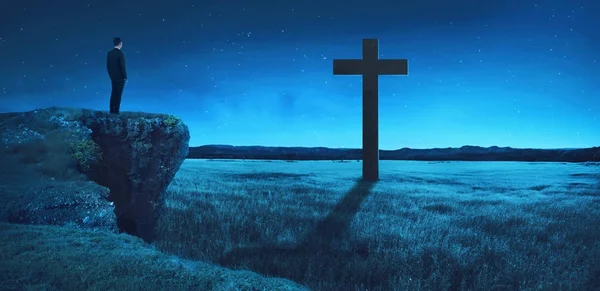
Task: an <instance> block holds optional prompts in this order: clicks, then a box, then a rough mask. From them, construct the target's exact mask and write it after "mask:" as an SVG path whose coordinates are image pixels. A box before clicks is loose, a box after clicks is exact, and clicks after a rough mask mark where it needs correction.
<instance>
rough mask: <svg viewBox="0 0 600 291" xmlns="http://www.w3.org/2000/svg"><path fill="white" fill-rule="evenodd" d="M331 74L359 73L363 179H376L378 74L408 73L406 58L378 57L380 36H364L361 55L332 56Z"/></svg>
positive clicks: (377, 172) (377, 176) (377, 158)
mask: <svg viewBox="0 0 600 291" xmlns="http://www.w3.org/2000/svg"><path fill="white" fill-rule="evenodd" d="M333 74H334V75H362V88H363V100H362V103H363V105H362V109H363V117H362V118H363V120H362V121H363V132H362V139H363V140H362V156H363V179H364V180H367V181H376V180H378V179H379V75H408V60H404V59H397V60H393V59H387V60H385V59H384V60H380V59H379V40H378V39H376V38H367V39H363V43H362V59H355V60H352V59H350V60H333Z"/></svg>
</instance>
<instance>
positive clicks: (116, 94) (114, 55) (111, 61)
mask: <svg viewBox="0 0 600 291" xmlns="http://www.w3.org/2000/svg"><path fill="white" fill-rule="evenodd" d="M113 44H114V46H115V48H113V49H112V50H111V51H110V52H108V55H107V56H106V70H107V71H108V76H109V77H110V81H111V82H112V92H111V93H110V113H114V114H119V109H120V108H121V95H122V94H123V88H124V87H125V81H126V80H127V70H125V55H124V54H123V52H122V51H121V47H123V41H121V39H120V38H118V37H115V38H114V39H113Z"/></svg>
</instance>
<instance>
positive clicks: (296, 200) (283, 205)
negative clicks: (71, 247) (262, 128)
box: [157, 160, 600, 290]
mask: <svg viewBox="0 0 600 291" xmlns="http://www.w3.org/2000/svg"><path fill="white" fill-rule="evenodd" d="M360 166H361V163H358V162H346V163H341V162H331V161H320V162H310V161H306V162H285V161H280V162H267V161H212V160H186V161H185V163H184V164H183V166H182V168H181V170H180V171H179V172H178V174H177V176H176V178H175V180H174V181H173V182H172V183H171V185H170V187H169V189H168V199H167V206H168V210H167V211H166V212H165V214H164V216H163V219H162V221H161V223H160V233H161V234H162V235H161V237H163V239H161V240H160V241H158V242H157V246H158V247H159V248H160V249H162V250H164V251H167V252H170V253H173V254H177V255H180V256H182V257H184V258H188V259H195V260H205V261H211V262H215V263H219V264H221V265H223V266H226V267H230V268H236V269H247V270H252V271H254V272H258V273H260V274H263V275H267V276H274V277H283V278H288V279H291V280H294V281H296V282H298V283H301V284H303V285H306V286H308V287H310V288H312V289H314V290H600V281H599V280H600V165H598V164H563V163H512V162H443V163H440V162H406V161H382V162H381V181H379V182H377V183H366V182H361V181H360V180H359V179H358V178H359V176H360V173H361V170H360Z"/></svg>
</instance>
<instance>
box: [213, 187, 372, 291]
mask: <svg viewBox="0 0 600 291" xmlns="http://www.w3.org/2000/svg"><path fill="white" fill-rule="evenodd" d="M374 185H375V182H368V181H363V180H360V181H358V182H357V183H356V184H355V185H354V187H353V188H352V189H351V190H350V191H349V192H348V193H347V194H346V195H345V196H344V198H343V199H342V200H341V201H340V202H339V203H338V204H337V205H336V206H335V208H334V209H333V210H332V211H331V212H330V213H329V215H327V216H326V217H325V218H324V219H323V220H321V221H320V222H319V223H318V224H317V226H316V227H315V228H314V230H313V231H311V232H309V233H308V234H307V235H306V236H305V238H304V239H303V240H302V241H301V242H300V243H298V244H295V245H293V244H292V245H263V246H256V247H244V248H237V249H233V250H232V251H230V252H227V253H226V254H225V255H224V256H222V257H221V258H220V259H219V264H220V265H222V266H225V267H230V268H240V267H243V268H249V269H250V270H252V271H254V272H257V273H260V274H263V275H265V276H275V277H283V278H288V279H291V280H294V281H296V282H299V283H306V282H303V281H305V280H307V279H308V278H307V274H310V275H311V276H314V278H313V279H318V278H324V277H331V275H332V274H333V273H335V272H337V271H338V270H340V269H341V268H340V267H339V266H340V265H346V264H348V263H349V260H353V259H354V258H356V257H363V259H364V257H366V256H368V248H367V247H365V248H353V249H350V250H339V249H335V247H334V245H335V244H339V241H340V240H341V239H342V238H343V237H344V235H345V234H346V233H347V232H348V229H349V228H350V223H351V222H352V219H353V218H354V216H355V215H356V213H357V212H358V211H359V209H360V206H361V204H362V202H363V201H364V200H365V198H366V197H367V196H369V194H370V193H371V190H372V189H373V186H374ZM326 274H327V275H329V276H327V275H326ZM324 275H325V276H324ZM334 276H335V275H334ZM338 276H341V274H340V275H338ZM335 277H337V276H335Z"/></svg>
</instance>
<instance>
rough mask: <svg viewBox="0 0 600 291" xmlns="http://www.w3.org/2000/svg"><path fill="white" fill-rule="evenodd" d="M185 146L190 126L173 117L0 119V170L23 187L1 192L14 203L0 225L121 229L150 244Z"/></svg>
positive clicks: (76, 114) (36, 114)
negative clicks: (39, 224)
mask: <svg viewBox="0 0 600 291" xmlns="http://www.w3.org/2000/svg"><path fill="white" fill-rule="evenodd" d="M188 141H189V131H188V128H187V126H186V125H185V124H184V123H183V122H182V121H181V120H180V119H179V118H177V117H174V116H171V115H162V114H149V113H122V114H120V115H110V114H108V113H106V112H101V111H93V110H86V109H70V108H48V109H41V110H35V111H30V112H23V113H6V114H0V146H1V147H2V153H1V155H2V156H1V157H0V158H1V160H2V166H1V167H0V168H2V169H3V170H2V172H3V173H4V174H5V175H8V176H10V175H11V174H12V175H13V176H14V178H15V179H17V180H19V181H20V182H18V183H15V184H14V185H6V186H4V187H3V188H0V190H1V191H3V192H6V193H2V194H4V195H2V196H3V197H4V199H11V200H12V201H13V203H12V204H11V205H10V207H8V206H7V208H4V210H3V211H2V212H3V213H0V218H4V219H5V220H8V221H10V222H20V223H43V224H59V225H64V224H73V225H77V226H79V227H83V228H89V227H96V228H98V227H99V228H103V229H111V228H116V226H118V229H119V230H120V231H124V232H127V233H130V234H133V235H137V236H139V237H141V238H143V239H144V240H146V241H153V240H154V238H155V232H154V226H155V223H156V221H157V219H158V217H159V215H160V211H161V207H162V205H163V203H164V199H163V193H164V191H165V189H166V188H167V186H168V185H169V183H170V182H171V181H172V180H173V178H174V176H175V173H176V172H177V171H178V170H179V167H180V166H181V164H182V163H183V161H184V159H185V158H186V156H187V154H188ZM13 169H19V170H18V171H21V172H20V173H19V174H18V175H17V174H15V173H13V171H12V170H13ZM24 169H28V170H24ZM15 171H16V170H15ZM23 171H24V172H23ZM80 173H82V174H83V175H81V174H80ZM13 180H14V179H13ZM57 180H58V181H60V183H58V182H55V181H57ZM86 180H88V181H86ZM89 180H91V181H94V182H95V183H89ZM40 181H46V182H44V183H42V182H40ZM53 181H54V182H55V183H54V186H53V187H50V188H48V187H49V186H48V184H51V183H52V182H53ZM65 181H68V182H69V183H71V187H66V186H65V185H69V183H64V182H65ZM73 183H75V184H73ZM37 184H40V185H39V187H37V188H36V187H35V185H37ZM42 184H43V185H42ZM92 184H94V185H92ZM32 185H33V186H32ZM59 185H60V186H59ZM82 185H84V186H82ZM98 185H101V186H104V187H106V188H107V189H108V190H104V191H103V189H102V187H100V186H98ZM30 186H31V187H33V188H31V187H30ZM106 188H104V189H106ZM19 189H20V190H19ZM9 192H10V193H9ZM34 193H37V194H34ZM113 210H114V211H113ZM113 213H114V214H113ZM115 215H116V224H117V225H116V226H115V225H114V219H115ZM92 222H93V223H92Z"/></svg>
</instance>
